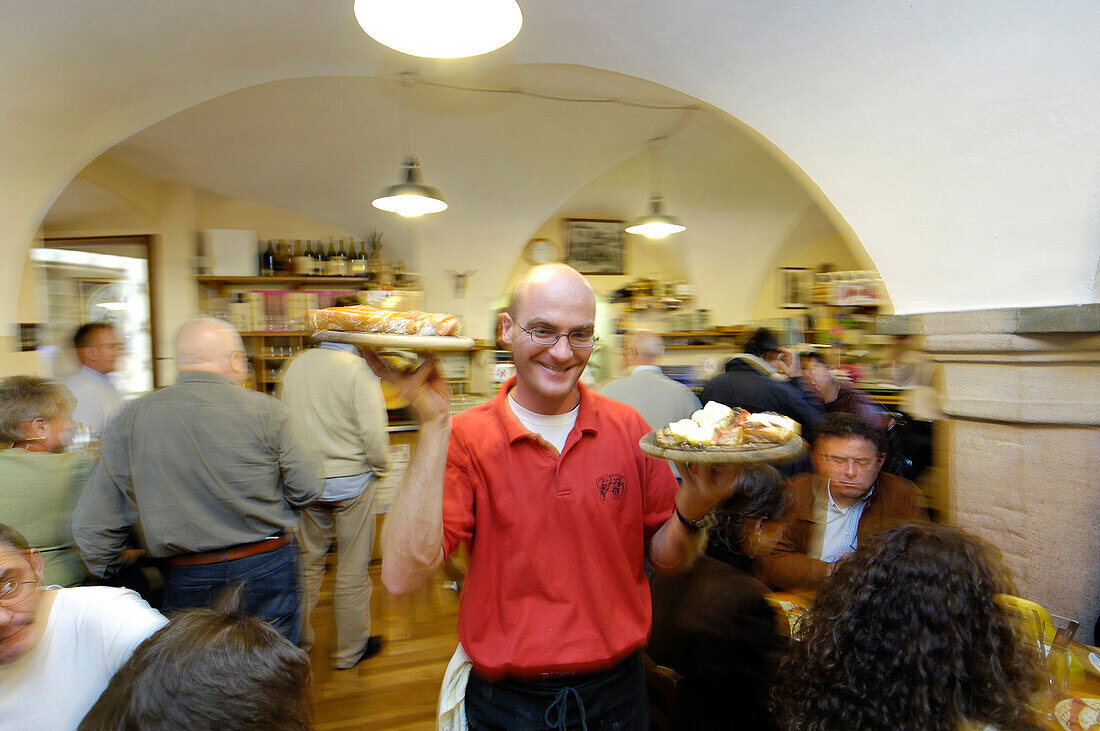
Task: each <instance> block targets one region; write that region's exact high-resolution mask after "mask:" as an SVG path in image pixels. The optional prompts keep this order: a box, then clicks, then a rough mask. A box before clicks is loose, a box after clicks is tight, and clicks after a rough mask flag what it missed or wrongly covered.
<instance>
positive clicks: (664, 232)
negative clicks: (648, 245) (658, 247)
mask: <svg viewBox="0 0 1100 731" xmlns="http://www.w3.org/2000/svg"><path fill="white" fill-rule="evenodd" d="M649 205H650V207H651V209H652V210H651V212H650V213H649V215H646V216H642V217H641V218H636V219H634V220H633V221H631V222H630V225H629V226H627V227H626V232H627V233H628V234H640V235H642V236H645V237H646V238H647V239H663V238H664V237H666V236H668V235H669V234H675V233H679V232H681V231H683V230H684V229H686V228H687V226H685V225H684V224H682V223H681V222H680V219H679V218H677V217H676V216H670V215H669V214H667V213H665V199H664V198H663V197H662V196H659V195H655V196H653V197H652V198H650V199H649Z"/></svg>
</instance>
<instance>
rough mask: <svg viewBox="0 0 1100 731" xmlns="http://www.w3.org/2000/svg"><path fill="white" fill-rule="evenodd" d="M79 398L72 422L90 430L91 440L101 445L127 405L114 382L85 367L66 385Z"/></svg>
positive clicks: (81, 367)
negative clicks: (116, 416)
mask: <svg viewBox="0 0 1100 731" xmlns="http://www.w3.org/2000/svg"><path fill="white" fill-rule="evenodd" d="M65 385H66V386H68V387H69V390H70V391H72V393H73V396H75V397H76V408H75V409H73V421H75V422H76V423H78V424H81V425H83V426H85V427H87V429H88V431H90V432H91V434H92V439H94V440H96V441H99V440H101V439H102V438H103V432H105V431H106V430H107V427H108V426H110V424H111V419H113V418H115V414H117V413H118V412H119V411H122V407H123V404H124V401H123V399H122V394H120V393H119V392H118V390H117V389H116V388H115V385H114V384H113V383H111V379H110V378H108V377H107V376H105V375H104V374H102V373H100V372H99V371H95V370H92V369H91V368H89V367H88V366H86V365H82V366H80V370H79V371H77V372H76V373H74V374H73V375H72V377H70V378H69V380H68V381H66V382H65Z"/></svg>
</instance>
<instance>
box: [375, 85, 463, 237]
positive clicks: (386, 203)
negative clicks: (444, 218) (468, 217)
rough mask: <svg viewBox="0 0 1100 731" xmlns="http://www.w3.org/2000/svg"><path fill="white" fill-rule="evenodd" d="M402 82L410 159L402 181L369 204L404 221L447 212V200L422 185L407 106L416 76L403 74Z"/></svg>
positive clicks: (418, 159)
mask: <svg viewBox="0 0 1100 731" xmlns="http://www.w3.org/2000/svg"><path fill="white" fill-rule="evenodd" d="M401 83H402V84H403V85H404V86H405V89H406V93H405V98H406V103H405V108H406V110H410V111H408V115H409V117H408V130H409V156H408V157H407V158H406V159H405V163H404V165H403V166H402V167H403V169H404V171H405V181H404V182H402V183H398V184H397V185H391V186H389V187H388V188H386V189H385V190H384V191H382V195H380V196H378V197H377V198H375V199H374V200H373V201H371V205H373V206H374V207H375V208H377V209H379V210H382V211H390V212H391V213H396V214H398V215H399V216H404V217H405V218H416V217H417V216H423V215H424V214H426V213H439V212H440V211H445V210H447V201H445V200H444V199H443V194H442V193H440V192H439V189H438V188H434V187H432V186H430V185H427V184H426V183H425V182H424V174H423V172H422V171H421V169H420V158H418V157H417V156H416V154H415V153H413V152H412V150H413V149H414V144H413V124H412V111H411V105H410V104H409V103H408V98H409V95H410V92H409V89H410V88H411V87H412V84H413V83H415V77H414V76H413V75H412V74H402V75H401Z"/></svg>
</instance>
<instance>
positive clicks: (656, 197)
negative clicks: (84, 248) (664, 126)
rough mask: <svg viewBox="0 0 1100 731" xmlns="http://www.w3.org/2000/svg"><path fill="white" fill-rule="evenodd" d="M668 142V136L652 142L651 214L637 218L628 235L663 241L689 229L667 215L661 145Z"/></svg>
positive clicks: (674, 217) (631, 224) (678, 220)
mask: <svg viewBox="0 0 1100 731" xmlns="http://www.w3.org/2000/svg"><path fill="white" fill-rule="evenodd" d="M665 141H667V136H663V137H659V138H655V139H653V140H650V148H649V152H650V158H649V162H650V175H651V177H652V182H653V193H652V194H651V195H650V196H649V206H650V212H649V213H648V214H646V215H644V216H642V217H641V218H635V219H634V220H633V221H631V222H630V225H629V226H627V227H626V232H627V233H628V234H639V235H641V236H645V237H646V238H647V239H663V238H665V237H666V236H668V235H669V234H675V233H679V232H681V231H683V230H685V229H686V228H687V226H685V225H684V224H683V223H681V221H680V219H679V218H677V217H676V216H672V215H669V214H668V213H665V197H664V196H663V195H661V162H662V160H661V150H660V147H659V145H660V144H661V143H663V142H665Z"/></svg>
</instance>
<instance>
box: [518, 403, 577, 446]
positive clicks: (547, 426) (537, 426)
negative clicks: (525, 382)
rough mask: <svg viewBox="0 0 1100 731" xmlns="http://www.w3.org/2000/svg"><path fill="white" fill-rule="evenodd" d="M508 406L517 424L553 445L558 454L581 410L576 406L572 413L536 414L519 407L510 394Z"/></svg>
mask: <svg viewBox="0 0 1100 731" xmlns="http://www.w3.org/2000/svg"><path fill="white" fill-rule="evenodd" d="M508 406H510V407H511V408H512V413H513V414H515V415H516V418H518V419H519V423H520V424H523V428H524V429H526V430H527V431H532V432H534V433H535V434H538V435H539V436H540V437H542V438H543V439H545V440H546V441H548V442H550V443H551V444H553V445H554V449H556V450H558V453H559V454H560V453H561V450H562V449H563V448H564V447H565V440H566V439H568V438H569V432H571V431H573V425H574V424H576V423H577V412H578V411H580V408H581V405H580V404H577V405H576V406H574V407H573V410H572V411H566V412H565V413H564V414H536V413H535V412H534V411H531V410H529V409H525V408H523V407H522V406H520V405H519V404H518V403H517V402H516V400H515V399H514V398H512V394H508Z"/></svg>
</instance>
